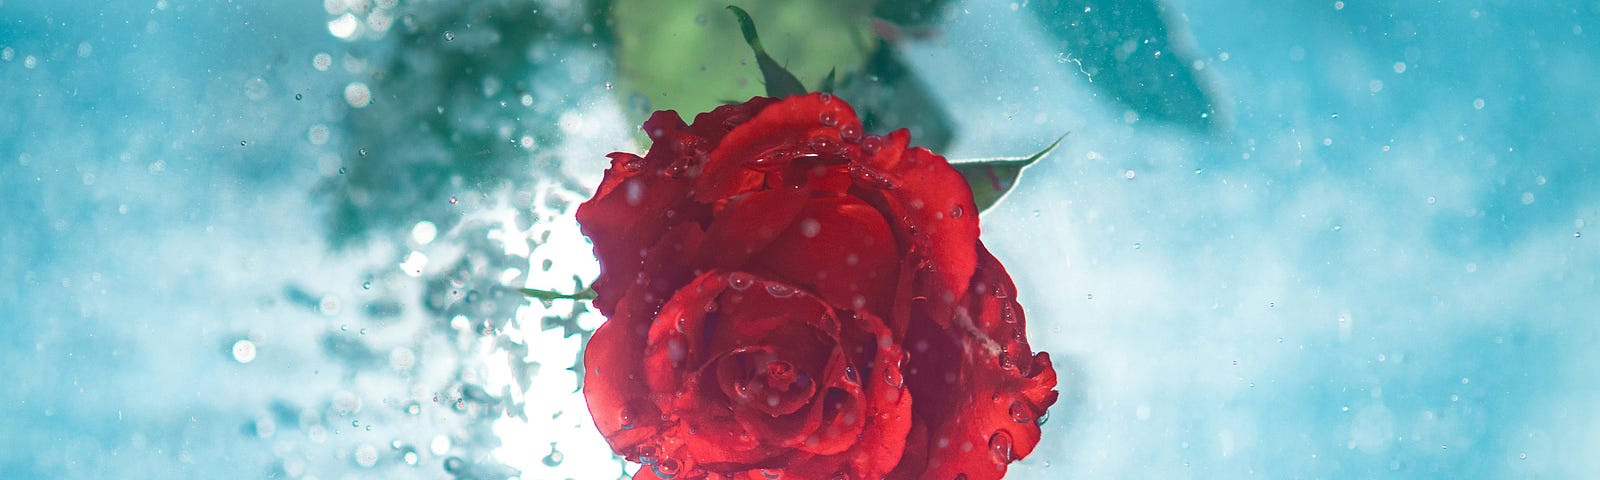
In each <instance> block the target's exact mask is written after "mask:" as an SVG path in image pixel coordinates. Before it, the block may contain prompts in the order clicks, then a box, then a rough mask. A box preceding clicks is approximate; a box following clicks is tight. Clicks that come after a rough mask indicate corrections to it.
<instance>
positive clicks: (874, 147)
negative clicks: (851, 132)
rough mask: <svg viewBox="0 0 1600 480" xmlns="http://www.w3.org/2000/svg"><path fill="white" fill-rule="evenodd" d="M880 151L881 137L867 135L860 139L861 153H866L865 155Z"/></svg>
mask: <svg viewBox="0 0 1600 480" xmlns="http://www.w3.org/2000/svg"><path fill="white" fill-rule="evenodd" d="M882 149H883V137H880V136H877V135H867V136H866V137H864V138H862V139H861V151H864V152H867V154H874V153H878V150H882Z"/></svg>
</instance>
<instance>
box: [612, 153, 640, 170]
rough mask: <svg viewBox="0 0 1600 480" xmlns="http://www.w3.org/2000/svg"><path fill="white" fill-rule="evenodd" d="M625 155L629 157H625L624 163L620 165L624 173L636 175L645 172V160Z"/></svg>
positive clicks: (628, 154) (636, 156) (632, 155)
mask: <svg viewBox="0 0 1600 480" xmlns="http://www.w3.org/2000/svg"><path fill="white" fill-rule="evenodd" d="M623 155H627V157H624V158H623V159H622V162H621V163H619V164H618V166H619V167H621V168H622V171H624V172H629V173H636V172H638V171H640V170H644V158H641V157H639V156H638V155H634V154H631V153H624V154H623Z"/></svg>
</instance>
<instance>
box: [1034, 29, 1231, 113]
mask: <svg viewBox="0 0 1600 480" xmlns="http://www.w3.org/2000/svg"><path fill="white" fill-rule="evenodd" d="M1027 10H1028V11H1030V12H1033V18H1034V19H1035V20H1037V21H1038V22H1039V23H1040V25H1042V26H1043V27H1044V29H1045V31H1046V32H1047V33H1048V34H1049V35H1050V37H1051V38H1053V39H1054V40H1055V47H1056V48H1057V49H1058V50H1059V51H1060V54H1059V56H1057V57H1056V61H1057V63H1059V64H1061V68H1063V69H1066V71H1067V72H1069V73H1071V74H1073V75H1083V76H1086V77H1088V79H1089V81H1090V82H1091V83H1092V85H1093V87H1094V88H1096V89H1099V90H1100V91H1101V92H1102V93H1104V94H1105V95H1108V96H1109V97H1110V99H1111V100H1114V101H1116V102H1118V103H1121V104H1123V105H1125V106H1127V107H1128V108H1130V109H1132V110H1133V111H1134V112H1136V113H1138V115H1139V117H1140V118H1142V119H1147V120H1155V121H1161V122H1167V123H1172V124H1175V125H1179V126H1183V127H1187V128H1191V129H1194V130H1201V131H1205V130H1210V129H1212V128H1214V127H1215V126H1216V125H1217V124H1218V123H1219V119H1218V118H1217V106H1216V104H1215V101H1214V100H1213V97H1214V95H1213V94H1212V92H1211V91H1210V88H1211V84H1210V83H1209V82H1206V81H1204V79H1203V78H1202V76H1201V72H1199V71H1196V70H1195V68H1194V61H1195V59H1194V56H1193V55H1192V54H1191V52H1188V51H1184V50H1182V49H1178V48H1175V45H1174V44H1175V43H1178V42H1175V41H1174V40H1173V38H1172V35H1173V32H1172V31H1173V29H1172V28H1170V27H1169V23H1168V21H1169V20H1172V19H1177V18H1181V17H1180V16H1179V15H1178V14H1177V13H1176V12H1172V11H1169V10H1168V8H1167V6H1166V4H1165V3H1163V2H1160V1H1159V0H1033V1H1032V3H1031V4H1030V5H1029V6H1028V8H1027Z"/></svg>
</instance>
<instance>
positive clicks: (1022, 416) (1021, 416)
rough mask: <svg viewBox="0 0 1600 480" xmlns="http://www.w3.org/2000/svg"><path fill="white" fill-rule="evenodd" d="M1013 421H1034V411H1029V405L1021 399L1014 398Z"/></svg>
mask: <svg viewBox="0 0 1600 480" xmlns="http://www.w3.org/2000/svg"><path fill="white" fill-rule="evenodd" d="M1011 421H1013V422H1017V423H1028V422H1031V421H1033V412H1030V411H1028V406H1027V405H1023V404H1022V401H1021V400H1012V401H1011Z"/></svg>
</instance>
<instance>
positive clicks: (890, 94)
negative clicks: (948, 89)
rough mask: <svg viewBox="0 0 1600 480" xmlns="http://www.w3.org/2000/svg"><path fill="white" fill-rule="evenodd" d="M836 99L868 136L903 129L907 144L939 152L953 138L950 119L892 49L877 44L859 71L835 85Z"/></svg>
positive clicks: (884, 43) (883, 44)
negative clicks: (852, 110) (908, 133)
mask: <svg viewBox="0 0 1600 480" xmlns="http://www.w3.org/2000/svg"><path fill="white" fill-rule="evenodd" d="M836 93H837V95H838V96H839V97H840V98H843V99H845V100H846V101H849V102H850V104H851V105H853V106H854V107H855V109H856V114H857V115H859V116H860V117H861V124H862V127H863V128H865V129H866V130H867V131H868V132H873V133H884V132H887V131H889V130H895V129H900V128H906V129H909V130H911V142H912V143H914V144H917V145H922V146H926V147H928V148H929V149H932V150H934V151H942V150H944V149H945V147H947V146H949V145H950V140H951V139H952V138H953V137H954V130H953V126H952V125H951V123H950V117H949V115H948V114H946V113H945V111H944V108H943V107H941V106H939V102H938V99H936V98H934V97H933V93H932V92H930V91H929V90H928V87H927V86H925V85H923V83H922V81H921V80H919V79H918V78H917V77H916V73H915V72H913V71H912V70H911V69H910V68H907V67H906V65H905V62H904V61H902V60H901V59H900V55H899V54H898V53H896V52H895V50H894V48H893V47H892V46H890V45H889V44H888V43H886V42H882V41H880V42H878V44H877V47H876V48H875V49H873V51H872V56H871V57H869V58H867V63H866V65H865V66H863V67H862V69H861V70H860V71H857V72H854V73H851V74H848V75H845V77H844V78H843V79H842V80H840V81H839V87H838V90H837V92H836Z"/></svg>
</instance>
